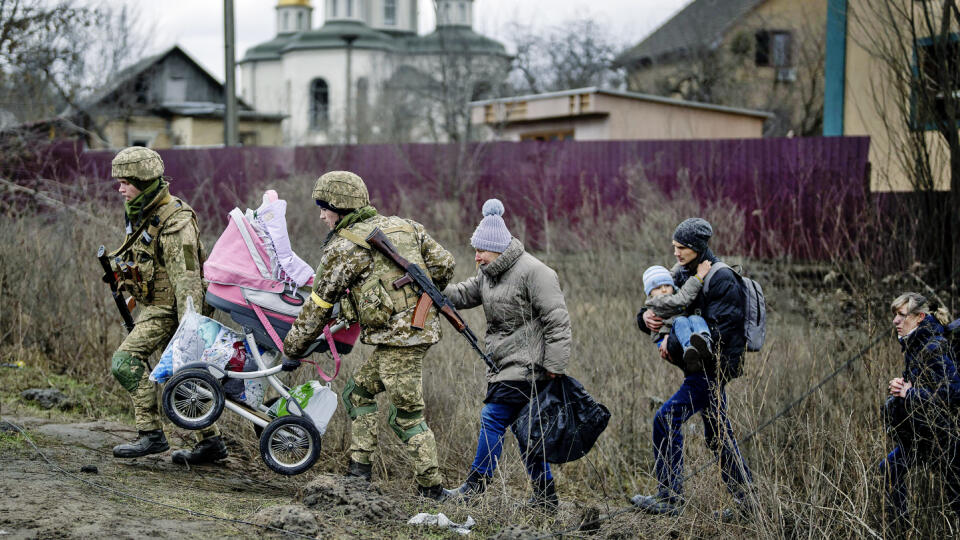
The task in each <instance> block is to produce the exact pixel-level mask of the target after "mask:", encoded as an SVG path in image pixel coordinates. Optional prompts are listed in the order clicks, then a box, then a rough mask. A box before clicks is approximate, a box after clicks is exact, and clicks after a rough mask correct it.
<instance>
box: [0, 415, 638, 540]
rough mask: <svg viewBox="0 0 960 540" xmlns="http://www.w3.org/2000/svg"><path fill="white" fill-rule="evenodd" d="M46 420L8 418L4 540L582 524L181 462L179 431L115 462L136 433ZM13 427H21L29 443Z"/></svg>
mask: <svg viewBox="0 0 960 540" xmlns="http://www.w3.org/2000/svg"><path fill="white" fill-rule="evenodd" d="M27 412H31V411H27ZM41 414H43V413H41ZM48 416H49V417H48V418H43V417H40V416H29V415H26V414H23V411H17V413H15V414H2V415H0V493H2V494H3V495H2V496H0V539H2V540H5V539H7V538H11V539H14V538H16V539H21V538H22V539H34V538H44V539H46V538H98V539H102V538H145V537H152V538H252V537H253V538H255V537H268V538H281V537H291V538H357V537H361V538H381V537H394V538H395V537H401V538H402V537H408V538H420V537H430V538H460V536H459V535H457V534H456V533H454V532H452V531H449V530H446V529H438V528H418V527H416V526H413V525H408V524H407V523H406V521H407V520H408V519H409V518H410V517H412V516H413V515H414V514H416V513H417V512H421V511H423V512H430V513H436V512H438V511H442V512H445V513H446V514H447V515H448V516H449V517H450V519H452V520H454V521H460V522H462V521H464V520H465V519H466V517H467V515H468V514H471V513H472V514H473V515H475V516H478V517H479V518H480V519H483V520H484V521H486V523H484V524H483V525H482V526H478V527H476V528H475V529H474V531H473V533H472V534H471V535H470V536H469V537H475V538H484V537H490V538H533V537H536V536H538V535H542V534H544V533H545V532H548V531H549V530H552V529H558V528H562V527H568V526H569V525H570V524H571V523H573V525H574V527H575V526H576V523H577V519H578V516H579V515H580V512H581V510H580V509H579V508H577V507H576V505H573V504H572V503H567V504H566V507H565V508H564V509H562V514H564V515H566V516H567V517H568V518H569V519H567V520H560V519H557V518H556V516H554V517H552V518H547V517H544V518H543V519H541V520H539V521H536V520H535V521H534V522H530V521H529V520H518V521H526V522H525V523H511V521H512V520H511V519H510V516H517V515H519V514H517V512H518V511H517V510H516V500H515V498H513V497H507V498H503V499H498V498H496V497H494V498H492V500H490V501H488V502H487V505H488V506H487V507H486V508H483V509H478V508H473V509H471V508H465V507H458V506H456V505H452V504H444V505H441V506H437V505H435V504H434V503H431V502H430V501H424V500H422V499H417V498H416V497H412V496H397V495H396V494H384V492H383V491H381V488H380V487H379V486H378V485H377V483H374V484H372V485H371V484H367V483H366V482H362V481H360V480H356V479H347V478H344V477H342V476H340V475H336V474H327V473H321V474H311V473H310V472H308V473H306V474H304V475H300V476H298V477H292V478H286V477H282V476H279V475H275V474H272V473H270V472H267V471H264V470H262V467H259V466H257V465H254V466H251V465H250V463H249V459H251V456H239V455H236V454H237V453H234V455H232V456H231V457H229V458H228V459H226V460H224V461H222V462H219V463H217V464H214V465H208V466H202V467H193V468H187V467H185V466H180V465H175V464H173V463H171V461H170V452H171V451H172V450H173V449H174V448H178V447H183V446H186V445H188V441H185V440H181V439H179V438H178V437H177V436H176V435H170V434H168V436H169V438H170V442H171V450H170V451H167V452H165V453H163V454H158V455H154V456H148V457H144V458H138V459H132V460H117V459H114V458H113V456H112V453H111V448H112V447H113V446H114V445H115V444H118V443H121V442H126V441H129V440H130V439H131V438H133V436H134V435H135V431H134V430H133V428H132V427H130V426H127V425H124V424H120V423H117V422H111V421H106V420H99V421H96V422H84V421H82V419H80V418H71V417H70V415H65V414H63V413H56V414H50V415H48ZM14 426H19V427H21V428H23V429H24V430H25V431H26V434H27V436H28V437H29V440H28V439H27V436H24V434H23V433H21V432H19V431H18V430H17V429H16V428H15V427H14ZM30 441H33V443H34V444H36V445H37V447H38V448H34V447H33V445H31V444H30ZM41 453H42V455H41ZM252 458H253V459H258V458H257V457H256V456H252ZM47 460H49V461H47ZM185 510H191V511H194V512H198V513H202V514H205V515H197V514H190V513H188V512H186V511H185ZM490 516H499V517H500V518H499V519H492V520H491V519H490ZM216 518H223V519H216ZM226 520H240V521H247V522H250V523H251V524H245V523H237V522H230V521H226ZM253 524H256V525H253ZM257 525H259V527H258V526H257ZM607 532H612V531H607ZM618 532H621V531H618ZM602 536H621V534H617V532H614V534H612V535H609V534H606V535H602ZM627 536H632V535H630V534H628V535H627Z"/></svg>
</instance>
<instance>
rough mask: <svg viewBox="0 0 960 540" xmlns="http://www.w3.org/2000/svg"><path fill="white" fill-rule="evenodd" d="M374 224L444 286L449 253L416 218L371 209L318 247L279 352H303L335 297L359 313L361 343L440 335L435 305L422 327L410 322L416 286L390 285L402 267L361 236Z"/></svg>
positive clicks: (422, 340) (407, 342)
mask: <svg viewBox="0 0 960 540" xmlns="http://www.w3.org/2000/svg"><path fill="white" fill-rule="evenodd" d="M376 227H379V228H380V229H381V230H382V231H384V232H385V233H387V236H388V238H390V240H391V242H392V243H393V244H394V245H395V246H396V248H397V250H398V251H399V252H400V254H401V255H403V256H404V257H405V258H406V259H407V260H409V261H410V262H412V263H416V264H418V265H419V266H421V267H422V268H423V269H424V270H425V271H426V272H427V273H429V274H430V276H431V278H432V279H433V281H434V283H435V284H436V285H437V287H439V288H442V287H444V286H445V285H446V284H447V283H448V282H449V281H450V278H452V277H453V270H454V266H455V261H454V259H453V256H452V255H451V254H450V252H448V251H447V250H446V249H444V248H443V247H442V246H441V245H440V244H439V243H437V241H436V240H434V239H433V238H431V237H430V235H429V234H427V233H426V231H424V228H423V225H420V224H419V223H417V222H415V221H412V220H407V219H403V218H399V217H395V216H391V217H387V216H381V215H376V216H373V217H371V218H368V219H366V220H363V221H360V222H357V223H354V224H352V225H350V226H348V227H345V228H343V229H340V230H338V231H337V234H335V235H333V236H332V237H331V239H330V241H329V242H328V243H327V244H326V246H325V247H324V249H323V254H322V255H321V257H320V264H319V265H318V267H317V273H316V276H315V277H314V285H313V292H312V293H311V295H310V301H308V302H306V304H305V305H304V307H303V310H302V311H301V312H300V315H298V316H297V320H296V321H294V323H293V326H292V327H291V328H290V332H289V333H288V334H287V337H286V339H284V341H283V348H284V354H286V355H287V356H290V357H292V358H296V357H299V356H300V355H302V353H303V352H304V351H305V350H306V349H307V348H308V347H309V346H310V344H311V343H312V342H313V341H314V340H316V339H317V338H318V337H319V336H320V334H321V332H322V331H323V326H324V324H326V322H327V321H328V320H329V318H330V315H331V308H332V307H333V304H334V303H335V302H337V301H338V300H340V301H343V302H345V303H346V304H347V306H348V307H349V308H352V309H345V311H347V312H351V311H352V312H355V313H356V314H357V315H358V316H359V321H360V324H361V326H362V327H363V335H362V337H361V340H362V341H363V342H364V343H368V344H371V345H391V346H395V347H406V346H413V345H423V344H432V343H436V342H437V341H439V340H440V321H439V318H438V317H437V314H436V309H432V310H431V313H430V315H429V316H428V317H427V320H426V324H425V325H424V328H423V330H416V329H414V328H412V327H411V326H410V322H411V318H412V316H413V309H414V307H415V305H416V298H417V295H416V291H415V289H414V286H413V285H412V284H408V285H404V286H403V287H401V288H400V289H399V290H396V289H394V288H393V287H392V286H391V283H392V282H393V281H394V280H395V279H397V278H399V277H400V276H402V275H403V270H402V269H400V268H399V267H398V266H396V265H395V264H394V263H393V262H392V261H389V260H387V259H386V258H385V257H383V256H382V255H381V254H379V252H376V251H375V250H373V249H371V248H370V247H369V246H368V245H366V243H365V242H364V241H363V239H364V238H366V236H367V235H368V234H369V233H370V231H372V230H373V229H374V228H376ZM384 261H386V262H384ZM348 290H349V291H350V294H349V295H347V291H348ZM371 321H372V322H371Z"/></svg>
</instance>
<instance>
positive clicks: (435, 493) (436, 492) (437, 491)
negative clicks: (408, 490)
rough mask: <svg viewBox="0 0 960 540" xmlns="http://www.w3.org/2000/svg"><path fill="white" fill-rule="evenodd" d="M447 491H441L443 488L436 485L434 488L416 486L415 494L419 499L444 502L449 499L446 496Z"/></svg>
mask: <svg viewBox="0 0 960 540" xmlns="http://www.w3.org/2000/svg"><path fill="white" fill-rule="evenodd" d="M448 493H449V491H447V490H445V489H443V486H442V485H440V484H437V485H435V486H430V487H425V486H421V485H420V484H417V494H419V495H420V496H421V497H424V498H427V499H432V500H434V501H437V502H444V501H446V500H447V499H448V498H449V495H447V494H448Z"/></svg>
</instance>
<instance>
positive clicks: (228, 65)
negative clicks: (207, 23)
mask: <svg viewBox="0 0 960 540" xmlns="http://www.w3.org/2000/svg"><path fill="white" fill-rule="evenodd" d="M223 49H224V68H225V73H226V77H225V79H226V88H225V94H226V95H225V96H224V100H225V104H226V109H225V110H224V115H223V144H224V146H237V84H236V78H237V67H236V54H235V53H234V33H233V0H223Z"/></svg>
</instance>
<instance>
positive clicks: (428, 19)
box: [111, 0, 690, 80]
mask: <svg viewBox="0 0 960 540" xmlns="http://www.w3.org/2000/svg"><path fill="white" fill-rule="evenodd" d="M111 1H117V2H120V1H122V0H111ZM127 1H129V0H127ZM689 2H690V0H593V1H584V0H475V2H474V28H475V29H476V30H477V31H478V32H481V33H483V34H485V35H487V36H490V37H493V38H496V39H499V40H501V41H502V42H503V43H504V44H506V45H507V48H508V50H511V52H512V48H511V45H512V44H511V42H510V36H509V33H508V27H509V25H510V24H511V23H520V24H524V25H532V26H534V27H546V26H550V25H556V24H560V23H563V22H564V21H568V20H571V19H577V18H593V19H594V20H596V21H597V22H598V23H600V24H601V25H602V26H603V27H604V28H606V29H608V31H609V32H610V33H611V37H612V40H613V41H614V42H616V43H622V44H624V45H627V44H634V43H636V42H638V41H640V40H641V39H642V38H643V37H644V36H646V35H647V34H649V33H650V32H651V31H653V30H654V29H655V28H656V27H658V26H659V25H660V24H662V23H663V22H664V21H665V20H667V19H668V18H670V16H672V15H673V14H675V13H676V12H677V11H679V10H680V9H681V8H682V7H683V6H684V5H686V4H688V3H689ZM136 4H137V7H138V9H139V10H140V11H141V18H142V20H143V22H144V23H145V24H147V25H152V27H153V40H154V43H153V44H154V49H155V50H154V51H152V52H158V51H160V50H163V49H166V48H167V47H170V46H172V45H174V44H179V45H180V46H181V47H183V48H184V49H185V50H186V51H187V52H188V53H189V54H190V55H192V56H193V57H194V58H195V59H196V60H197V61H199V62H200V64H201V65H202V66H203V67H205V68H206V69H207V70H209V71H210V73H212V74H213V75H214V76H216V77H217V78H219V79H220V80H223V22H222V16H223V2H222V1H220V0H163V1H161V2H142V1H137V2H136ZM276 4H277V2H276V0H234V17H235V19H236V40H237V60H239V59H241V58H243V55H244V53H245V52H246V50H247V49H248V48H249V47H252V46H253V45H256V44H258V43H262V42H264V41H267V40H269V39H271V38H272V37H273V36H274V31H275V28H274V26H275V17H274V13H275V12H274V8H275V6H276ZM313 5H314V8H315V9H314V13H313V26H314V27H319V26H320V25H321V24H322V23H323V20H322V16H321V14H320V12H321V11H322V9H320V8H321V6H322V5H323V0H314V1H313ZM432 9H433V2H431V1H429V0H420V13H421V15H420V32H421V33H428V32H429V31H432V30H433V23H434V18H433V12H432Z"/></svg>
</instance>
